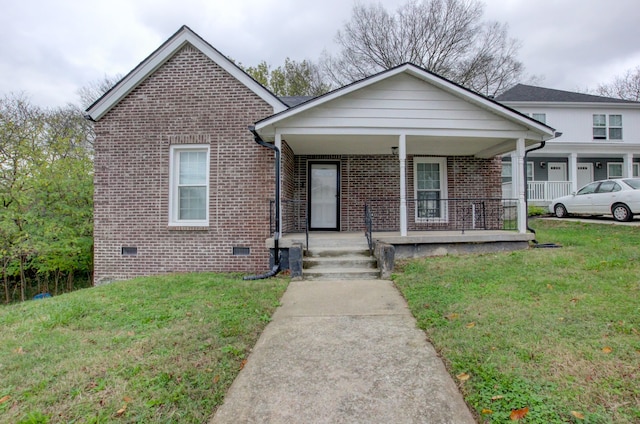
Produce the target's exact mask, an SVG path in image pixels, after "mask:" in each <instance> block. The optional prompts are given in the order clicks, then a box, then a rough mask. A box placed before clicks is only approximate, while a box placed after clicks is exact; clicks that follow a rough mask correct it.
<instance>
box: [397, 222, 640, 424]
mask: <svg viewBox="0 0 640 424" xmlns="http://www.w3.org/2000/svg"><path fill="white" fill-rule="evenodd" d="M532 225H533V227H534V228H535V229H536V230H537V234H538V235H537V238H538V241H540V242H541V243H550V242H554V243H559V244H562V245H563V246H564V247H563V248H562V249H531V250H528V251H518V252H511V253H500V254H487V255H470V256H457V257H453V256H449V257H440V258H430V259H424V260H416V261H412V262H407V263H405V264H404V265H403V266H401V271H402V272H400V273H398V274H396V275H395V276H394V281H395V283H396V285H397V286H398V288H399V289H400V290H401V291H402V293H403V294H404V296H405V298H406V299H407V301H408V303H409V306H410V308H411V310H412V312H413V314H414V315H415V316H416V318H417V320H418V324H419V326H420V327H421V328H422V329H424V330H425V332H426V333H427V336H428V337H429V339H430V340H431V341H432V343H433V344H434V345H435V346H436V349H437V350H438V351H439V353H440V354H441V355H442V356H443V358H444V360H445V362H446V364H447V366H448V367H449V369H450V372H451V373H452V375H454V376H457V377H458V378H456V380H457V381H458V383H459V385H460V387H461V390H462V392H463V395H464V396H465V399H466V401H467V402H468V403H469V405H471V407H472V408H473V409H474V410H475V412H476V416H477V417H478V420H479V422H481V423H485V422H486V423H499V422H510V417H511V413H512V411H516V410H519V409H523V408H528V413H527V414H526V415H525V417H524V418H523V419H521V420H520V422H522V423H567V422H569V423H571V422H580V423H638V422H640V384H639V383H638V382H639V381H640V301H639V299H640V228H638V227H622V226H611V225H589V224H581V223H574V222H571V223H562V222H549V221H543V220H537V221H535V222H534V223H533V224H532ZM454 378H455V377H454Z"/></svg>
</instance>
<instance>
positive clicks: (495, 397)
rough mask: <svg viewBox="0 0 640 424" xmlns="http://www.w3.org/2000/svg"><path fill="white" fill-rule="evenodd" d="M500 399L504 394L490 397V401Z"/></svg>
mask: <svg viewBox="0 0 640 424" xmlns="http://www.w3.org/2000/svg"><path fill="white" fill-rule="evenodd" d="M500 399H504V396H502V395H497V396H493V397H492V398H491V400H492V401H496V400H500Z"/></svg>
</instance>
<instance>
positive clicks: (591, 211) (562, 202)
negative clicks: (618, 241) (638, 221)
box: [549, 178, 640, 221]
mask: <svg viewBox="0 0 640 424" xmlns="http://www.w3.org/2000/svg"><path fill="white" fill-rule="evenodd" d="M549 211H550V212H551V213H554V214H555V215H556V216H557V217H558V218H563V217H566V216H569V215H608V214H611V215H613V218H614V219H615V220H616V221H630V220H631V219H632V218H633V215H635V214H640V178H625V179H619V180H618V179H616V180H602V181H594V182H592V183H589V184H587V185H586V186H584V187H582V188H581V189H580V190H578V192H577V193H573V194H570V195H569V196H563V197H558V198H557V199H553V201H551V204H550V205H549Z"/></svg>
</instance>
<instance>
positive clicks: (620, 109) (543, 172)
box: [496, 84, 640, 204]
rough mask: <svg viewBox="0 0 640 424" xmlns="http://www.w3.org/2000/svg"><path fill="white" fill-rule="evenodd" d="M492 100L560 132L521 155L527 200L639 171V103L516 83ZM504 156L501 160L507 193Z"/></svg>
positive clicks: (507, 166)
mask: <svg viewBox="0 0 640 424" xmlns="http://www.w3.org/2000/svg"><path fill="white" fill-rule="evenodd" d="M496 100H498V101H500V102H501V103H503V104H505V105H507V106H510V107H512V108H514V109H516V110H518V111H520V112H522V113H523V114H526V115H529V116H531V117H532V118H534V119H537V120H539V121H540V122H543V123H546V124H549V125H551V126H553V127H554V128H557V129H558V131H560V132H561V133H562V135H561V136H559V137H558V138H555V139H553V140H550V141H549V142H547V144H546V146H545V147H544V148H543V149H541V150H538V151H534V152H532V153H531V154H530V155H528V157H527V180H528V187H529V191H528V194H529V199H530V200H531V201H532V202H536V203H541V204H548V203H549V201H550V200H551V199H553V198H556V197H559V196H564V195H567V194H570V193H571V192H575V191H577V190H578V189H579V188H580V187H582V186H584V185H586V184H587V183H589V182H591V181H597V180H602V179H607V178H623V177H630V176H634V177H637V176H638V175H639V168H640V103H639V102H633V101H627V100H621V99H613V98H608V97H601V96H594V95H590V94H582V93H573V92H569V91H561V90H552V89H549V88H542V87H534V86H530V85H523V84H518V85H516V86H514V87H513V88H511V89H510V90H508V91H506V92H505V93H503V94H502V95H500V96H498V97H497V98H496ZM510 161H511V159H510V157H509V156H506V157H505V162H504V163H503V173H504V178H503V182H504V183H505V187H504V191H505V194H504V195H505V197H512V196H513V194H512V186H511V183H510V175H509V171H510Z"/></svg>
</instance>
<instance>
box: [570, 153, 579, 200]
mask: <svg viewBox="0 0 640 424" xmlns="http://www.w3.org/2000/svg"><path fill="white" fill-rule="evenodd" d="M569 181H571V192H572V193H574V192H576V191H578V154H577V153H571V154H570V155H569Z"/></svg>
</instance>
